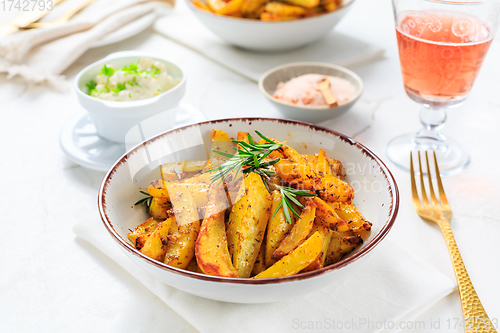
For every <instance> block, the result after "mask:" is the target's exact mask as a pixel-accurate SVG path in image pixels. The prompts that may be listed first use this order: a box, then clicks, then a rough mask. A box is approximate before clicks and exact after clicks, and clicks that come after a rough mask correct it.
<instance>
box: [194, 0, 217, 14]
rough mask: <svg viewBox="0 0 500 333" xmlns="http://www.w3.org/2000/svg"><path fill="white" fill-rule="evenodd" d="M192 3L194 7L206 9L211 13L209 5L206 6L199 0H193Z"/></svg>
mask: <svg viewBox="0 0 500 333" xmlns="http://www.w3.org/2000/svg"><path fill="white" fill-rule="evenodd" d="M193 5H195V6H196V7H198V8H200V9H203V10H206V11H207V12H212V13H213V11H212V10H211V9H210V7H208V6H207V4H206V3H205V2H203V1H201V0H193Z"/></svg>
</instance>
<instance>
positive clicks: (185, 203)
mask: <svg viewBox="0 0 500 333" xmlns="http://www.w3.org/2000/svg"><path fill="white" fill-rule="evenodd" d="M168 187H169V192H170V193H171V194H172V197H171V200H172V206H173V212H174V215H175V220H176V223H172V232H171V233H170V234H169V236H168V244H169V246H168V249H167V253H166V255H165V264H167V265H170V266H173V267H178V268H186V267H187V265H188V264H189V262H190V261H191V259H193V256H194V249H195V245H196V239H197V237H198V232H199V230H200V221H199V217H198V211H197V209H196V204H195V202H194V199H193V196H192V195H191V193H190V191H189V190H187V186H186V184H179V183H176V184H170V185H169V186H168Z"/></svg>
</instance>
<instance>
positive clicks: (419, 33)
mask: <svg viewBox="0 0 500 333" xmlns="http://www.w3.org/2000/svg"><path fill="white" fill-rule="evenodd" d="M396 34H397V40H398V47H399V58H400V61H401V70H402V72H403V81H404V85H405V89H406V92H407V93H408V95H409V96H410V97H411V98H413V99H416V100H417V101H418V102H421V100H422V99H424V100H432V101H436V102H438V101H439V100H444V101H448V102H451V104H455V103H459V102H461V101H463V100H464V99H465V97H466V96H467V95H468V94H469V92H470V90H471V88H472V84H473V83H474V80H475V79H476V76H477V74H478V73H479V69H480V68H481V64H482V63H483V60H484V58H485V57H486V53H487V52H488V48H489V46H490V44H491V41H492V39H491V36H490V33H489V30H488V28H487V27H486V26H485V25H484V24H482V23H481V21H479V20H477V19H475V18H473V17H469V16H466V15H464V14H460V13H453V12H437V13H421V12H420V13H419V12H412V11H408V12H402V13H400V20H399V25H398V26H397V27H396ZM454 102H455V103H454Z"/></svg>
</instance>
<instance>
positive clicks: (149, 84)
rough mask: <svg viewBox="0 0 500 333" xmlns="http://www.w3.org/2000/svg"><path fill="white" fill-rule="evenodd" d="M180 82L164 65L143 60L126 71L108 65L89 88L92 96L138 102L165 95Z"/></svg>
mask: <svg viewBox="0 0 500 333" xmlns="http://www.w3.org/2000/svg"><path fill="white" fill-rule="evenodd" d="M179 82H180V79H178V78H174V77H173V76H172V75H169V74H168V73H167V69H166V68H165V65H164V64H163V63H161V62H159V61H154V60H153V59H150V58H140V59H139V61H137V62H136V63H131V64H130V65H128V66H125V67H123V68H115V67H113V66H111V65H110V64H105V65H104V66H103V67H102V69H101V71H100V72H99V74H98V75H97V76H96V78H95V79H94V80H91V81H90V82H88V83H87V84H86V86H87V88H88V94H89V95H90V96H92V97H96V98H100V99H104V100H108V101H137V100H140V99H146V98H150V97H154V96H157V95H159V94H161V93H164V92H165V91H167V90H169V89H172V88H173V87H175V86H176V85H177V84H178V83H179Z"/></svg>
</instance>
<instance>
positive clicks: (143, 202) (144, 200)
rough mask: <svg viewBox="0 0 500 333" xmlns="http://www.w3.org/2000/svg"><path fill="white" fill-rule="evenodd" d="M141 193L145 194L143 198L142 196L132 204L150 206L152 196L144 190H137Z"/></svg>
mask: <svg viewBox="0 0 500 333" xmlns="http://www.w3.org/2000/svg"><path fill="white" fill-rule="evenodd" d="M139 192H141V193H142V194H144V195H146V197H145V198H142V199H140V200H137V202H136V203H135V204H134V206H137V205H141V206H144V205H146V206H147V207H148V208H149V207H151V200H153V196H151V195H150V194H149V193H148V192H144V191H139Z"/></svg>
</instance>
